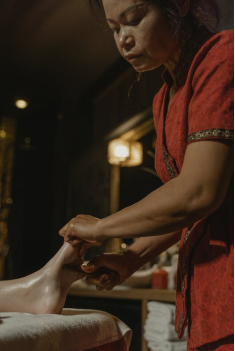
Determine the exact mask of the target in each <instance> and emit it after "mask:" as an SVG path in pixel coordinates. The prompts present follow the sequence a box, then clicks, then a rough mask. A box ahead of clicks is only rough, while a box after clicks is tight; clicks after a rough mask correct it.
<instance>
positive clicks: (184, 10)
mask: <svg viewBox="0 0 235 351" xmlns="http://www.w3.org/2000/svg"><path fill="white" fill-rule="evenodd" d="M189 6H190V0H183V1H182V17H186V16H187V14H188V12H189Z"/></svg>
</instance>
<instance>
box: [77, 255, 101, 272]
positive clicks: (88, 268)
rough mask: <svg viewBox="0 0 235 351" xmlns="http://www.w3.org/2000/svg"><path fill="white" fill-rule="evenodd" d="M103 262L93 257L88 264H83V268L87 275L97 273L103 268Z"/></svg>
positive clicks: (97, 257)
mask: <svg viewBox="0 0 235 351" xmlns="http://www.w3.org/2000/svg"><path fill="white" fill-rule="evenodd" d="M101 261H102V260H100V257H99V256H96V257H93V258H92V259H91V260H90V261H89V262H88V263H83V264H82V265H81V268H82V270H83V271H84V272H86V273H91V272H95V271H96V270H97V269H98V268H100V267H102V262H101Z"/></svg>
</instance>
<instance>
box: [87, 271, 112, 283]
mask: <svg viewBox="0 0 235 351" xmlns="http://www.w3.org/2000/svg"><path fill="white" fill-rule="evenodd" d="M107 279H109V277H108V275H107V274H103V275H100V276H98V277H95V278H91V277H89V276H88V277H86V279H85V281H86V283H87V284H89V285H99V286H103V285H104V284H105V281H106V280H107Z"/></svg>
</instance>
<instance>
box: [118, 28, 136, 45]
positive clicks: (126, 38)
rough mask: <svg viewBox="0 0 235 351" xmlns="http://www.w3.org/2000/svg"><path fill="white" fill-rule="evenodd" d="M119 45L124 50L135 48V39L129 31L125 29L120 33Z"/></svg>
mask: <svg viewBox="0 0 235 351" xmlns="http://www.w3.org/2000/svg"><path fill="white" fill-rule="evenodd" d="M119 45H120V47H121V48H122V49H128V48H132V47H133V46H134V38H133V36H132V35H131V33H130V32H129V31H127V30H124V29H123V30H121V31H120V35H119Z"/></svg>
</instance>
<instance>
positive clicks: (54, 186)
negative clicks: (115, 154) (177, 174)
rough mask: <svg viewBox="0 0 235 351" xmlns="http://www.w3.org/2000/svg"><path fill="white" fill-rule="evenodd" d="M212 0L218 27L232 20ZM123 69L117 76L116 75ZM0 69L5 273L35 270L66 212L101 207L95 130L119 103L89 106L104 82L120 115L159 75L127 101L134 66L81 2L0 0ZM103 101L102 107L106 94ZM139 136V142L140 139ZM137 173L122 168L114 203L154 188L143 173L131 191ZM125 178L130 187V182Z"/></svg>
mask: <svg viewBox="0 0 235 351" xmlns="http://www.w3.org/2000/svg"><path fill="white" fill-rule="evenodd" d="M219 3H220V5H221V10H222V15H223V16H222V25H221V28H232V27H233V1H230V0H221V1H219ZM131 70H132V69H131ZM125 72H128V74H127V78H125V84H121V83H119V81H118V79H119V77H123V75H125ZM155 74H156V77H159V75H160V72H156V73H155ZM0 77H1V79H0V114H1V115H0V116H4V117H9V118H14V119H15V120H16V121H17V134H16V144H15V164H14V170H13V183H12V184H13V188H12V199H13V203H12V205H11V212H10V218H9V235H8V241H9V245H10V252H9V255H8V257H7V261H6V269H5V278H6V279H8V278H17V277H20V276H23V275H26V274H29V273H31V272H33V271H35V270H37V269H39V268H41V267H42V265H44V264H45V263H46V262H47V260H48V259H49V258H50V257H51V256H52V255H53V254H54V253H55V252H56V251H57V250H58V248H59V247H60V245H61V244H62V239H61V238H60V237H59V236H58V231H59V229H60V228H61V227H62V226H63V225H64V224H65V223H66V222H67V221H68V220H69V219H70V218H71V217H72V216H74V215H76V214H77V213H80V211H82V212H85V211H87V213H91V214H93V215H95V216H97V217H98V216H103V215H107V214H108V200H107V198H108V195H109V186H108V183H109V180H110V179H109V175H108V172H109V165H108V163H107V160H106V157H105V156H104V157H103V155H105V152H106V151H105V150H106V144H105V143H104V137H105V135H106V134H107V133H108V132H109V131H111V130H112V128H113V127H114V126H115V125H116V124H118V123H119V121H118V118H119V117H118V116H117V119H116V120H114V119H113V120H112V123H111V122H109V121H110V118H111V117H110V116H111V111H112V106H116V109H117V106H118V108H120V103H118V104H116V105H115V104H114V103H113V105H112V106H110V108H109V110H107V111H105V112H104V116H103V117H102V114H101V112H99V113H97V110H99V109H100V110H102V108H101V107H102V106H103V105H102V104H99V101H101V100H102V94H103V92H104V91H105V94H106V95H107V96H109V94H111V95H112V94H117V92H116V90H113V91H115V92H113V91H112V90H111V93H110V90H109V87H110V86H112V84H113V82H116V83H115V84H116V85H117V86H118V87H119V90H118V91H119V92H120V93H118V94H119V95H118V99H119V100H118V101H119V102H120V101H121V104H123V107H122V111H126V112H125V113H126V115H125V114H124V115H123V116H122V117H121V118H123V120H125V119H128V116H132V115H134V114H136V113H138V112H139V111H141V110H142V109H143V108H146V107H148V106H149V105H150V102H151V98H152V95H153V94H154V92H155V91H157V89H158V88H159V84H160V83H159V81H158V82H157V83H156V89H155V88H154V87H153V89H152V91H151V93H150V94H149V95H148V96H147V97H143V95H142V94H143V90H141V89H142V88H141V86H140V87H139V88H137V90H136V91H135V90H134V93H133V94H134V95H133V98H132V99H128V97H127V95H128V89H129V87H130V85H131V83H132V81H133V80H134V79H135V73H134V71H133V72H132V71H130V68H128V66H127V64H126V63H125V62H124V61H123V60H122V59H120V58H119V54H118V52H117V50H116V48H115V45H114V43H113V39H112V34H110V33H107V32H105V31H104V30H103V28H101V26H100V24H99V23H98V22H97V20H96V19H95V18H93V16H92V15H91V14H90V12H89V8H88V1H83V0H82V1H81V0H67V1H64V0H41V1H36V0H24V1H23V0H7V1H6V0H1V1H0ZM135 94H136V95H135ZM111 95H110V96H111ZM16 96H20V97H25V98H27V99H29V102H30V103H29V107H28V108H27V109H25V110H22V111H20V110H18V109H16V108H15V106H14V98H15V97H16ZM112 97H113V100H114V96H112ZM140 98H141V99H142V100H143V103H142V105H139V104H138V103H137V101H138V100H140ZM97 101H98V102H97ZM104 101H106V106H108V101H109V98H107V99H106V100H105V99H104ZM103 110H104V109H103ZM97 116H100V117H99V118H97ZM112 118H114V117H112ZM97 121H98V122H97ZM109 123H110V125H109ZM26 137H29V138H30V140H31V143H30V145H27V144H26V143H25V138H26ZM145 142H146V147H147V148H148V147H149V146H148V143H149V140H146V141H145ZM97 145H98V146H99V147H97ZM98 150H102V153H101V151H100V154H99V152H98ZM146 162H147V163H148V165H149V162H152V161H146ZM101 165H102V168H101ZM139 171H140V169H138V168H136V169H135V170H134V169H123V170H122V177H123V180H124V181H122V182H121V199H120V200H121V202H120V207H124V206H126V205H128V204H129V203H133V202H134V201H136V200H138V198H139V197H141V196H143V194H145V193H146V194H147V193H148V192H149V191H151V187H152V186H155V182H157V181H156V180H155V178H154V179H153V178H152V177H151V176H150V175H146V177H147V178H145V183H144V184H145V185H144V190H143V192H139V193H138V192H136V191H135V190H134V189H140V187H141V186H140V184H135V183H133V181H132V180H133V179H136V181H137V182H138V179H139V180H140V179H141V177H139V176H138V177H137V178H136V174H134V173H135V172H139ZM141 174H143V172H142V173H141ZM149 177H150V178H151V179H149ZM88 180H89V181H88ZM130 184H131V185H135V186H136V187H134V188H132V190H130V189H131V188H130ZM141 184H143V182H142V183H141ZM93 188H94V189H96V190H91V189H93ZM127 189H128V190H129V192H128V191H127ZM131 192H132V193H131ZM103 194H105V196H103ZM127 195H128V196H127ZM95 196H96V199H94V198H95ZM97 198H98V199H99V203H98V204H97V205H96V202H95V201H97ZM82 200H83V201H82Z"/></svg>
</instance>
